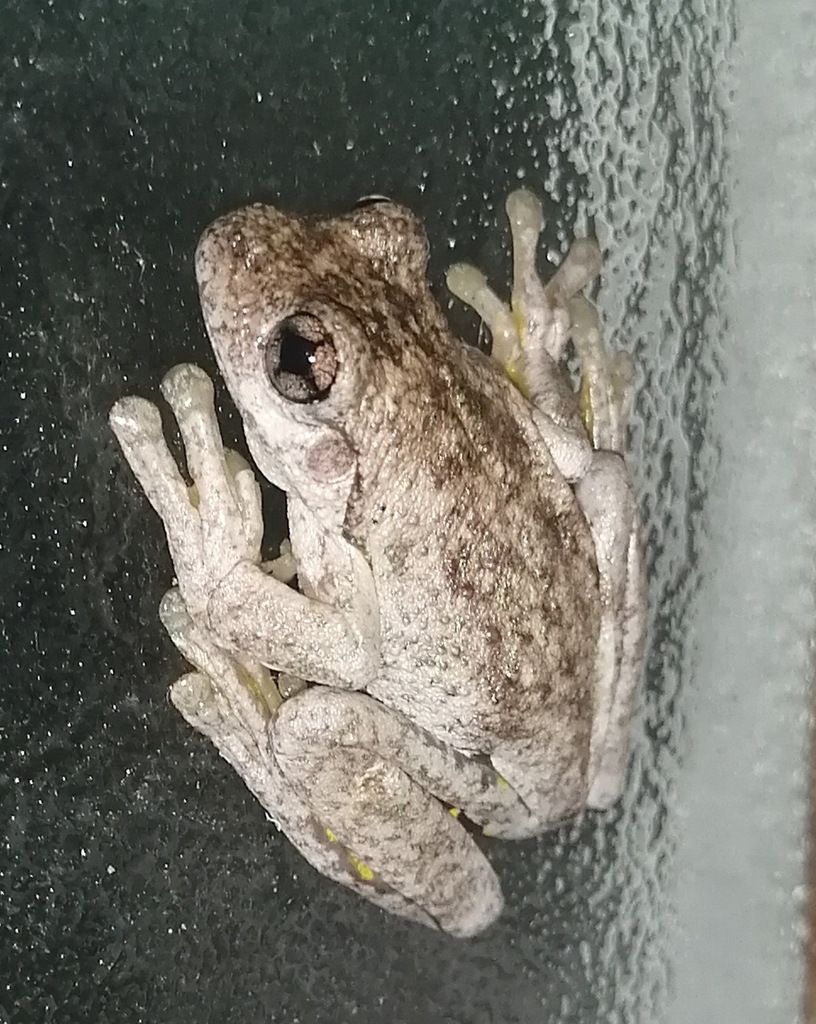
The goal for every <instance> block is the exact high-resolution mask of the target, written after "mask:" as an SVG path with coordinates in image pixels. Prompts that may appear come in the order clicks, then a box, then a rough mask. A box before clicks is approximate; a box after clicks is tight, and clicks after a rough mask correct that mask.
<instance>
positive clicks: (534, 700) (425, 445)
mask: <svg viewBox="0 0 816 1024" xmlns="http://www.w3.org/2000/svg"><path fill="white" fill-rule="evenodd" d="M423 326H424V331H422V332H420V335H419V337H417V336H414V338H413V339H412V344H411V346H406V347H405V349H404V351H403V352H402V354H401V359H400V360H397V361H396V363H394V361H393V360H392V361H391V365H392V366H393V370H392V372H393V373H394V374H395V375H396V377H397V378H400V377H401V378H402V379H401V380H399V379H398V380H397V381H396V382H395V381H391V382H390V384H389V387H386V388H382V387H380V388H378V387H377V386H376V382H373V384H374V386H373V387H372V388H371V389H370V390H369V392H368V393H367V395H366V397H365V399H364V402H363V403H362V405H361V417H360V420H359V421H358V429H366V428H367V427H368V425H370V424H372V423H376V435H377V437H378V438H380V439H381V440H382V441H383V443H382V444H379V445H377V444H368V443H364V444H361V445H360V446H359V450H361V451H363V452H366V453H367V456H366V457H365V458H363V459H361V462H360V465H359V475H358V485H357V487H356V488H355V492H354V494H353V495H352V500H351V503H350V506H349V516H348V520H347V526H348V530H349V534H350V536H351V538H352V539H353V540H354V541H355V543H357V544H358V545H359V546H361V547H362V548H363V550H364V551H365V552H366V554H367V556H368V558H369V560H370V561H371V564H372V569H373V574H374V578H375V580H376V581H377V587H378V597H379V604H380V614H381V623H380V626H381V632H382V650H383V674H382V676H381V678H380V679H379V680H378V681H377V683H376V685H375V686H374V687H372V692H373V693H374V695H375V696H377V697H378V698H379V699H381V700H383V701H384V702H385V703H387V704H389V705H391V706H394V707H397V708H398V709H400V710H402V711H404V712H405V713H407V714H409V715H411V717H413V718H415V719H416V720H417V721H418V722H419V723H420V724H422V725H424V726H425V727H426V728H428V729H429V731H431V732H432V733H434V734H435V735H437V736H439V738H440V739H443V740H445V741H447V742H451V743H453V744H454V745H456V746H458V747H460V748H463V749H473V750H478V751H481V752H483V753H490V752H491V750H492V749H493V747H494V745H495V744H496V743H497V742H499V741H500V740H502V739H503V738H507V737H513V738H517V737H521V736H523V735H535V734H537V733H539V732H540V730H541V728H542V723H546V722H548V721H549V720H551V719H553V716H555V718H567V719H573V721H572V723H571V728H573V729H577V731H578V732H579V733H581V735H583V733H584V732H585V734H586V737H585V739H586V744H587V745H588V742H589V729H590V724H591V715H592V692H591V684H592V677H593V671H594V663H595V655H596V648H597V642H598V631H599V623H600V602H599V595H598V573H597V565H596V560H595V551H594V547H593V543H592V539H591V536H590V533H589V529H588V526H587V523H586V521H585V519H584V516H583V514H582V512H581V511H580V508H579V506H578V503H577V501H576V499H575V496H574V494H573V492H572V489H571V488H570V487H569V485H568V484H567V483H566V482H565V481H564V480H563V479H562V478H561V476H560V474H559V473H558V472H557V470H556V468H555V465H554V464H553V461H552V458H551V456H550V454H549V452H548V450H547V448H546V446H545V445H544V443H543V441H542V440H541V438H540V436H539V434H538V432H537V431H536V429H535V426H534V424H533V421H532V417H531V414H530V410H529V406H528V404H527V402H526V400H525V399H524V398H523V396H522V395H521V394H520V393H519V392H518V391H517V390H516V389H515V388H514V387H513V385H512V384H511V383H510V382H509V380H508V379H507V378H506V377H505V376H504V374H503V373H502V372H501V370H500V369H499V368H498V366H497V365H496V364H495V363H494V362H493V361H492V360H490V359H488V358H487V357H485V356H483V355H481V354H480V353H478V352H476V351H475V350H472V349H468V348H466V347H465V346H463V345H462V343H461V342H458V341H457V340H456V339H453V338H452V337H451V336H450V335H449V334H448V332H447V330H446V328H445V326H444V321H443V320H442V318H441V314H438V315H437V316H434V315H433V313H432V312H431V314H430V315H429V316H428V322H427V323H426V324H424V325H423ZM429 382H430V385H429ZM395 384H396V385H397V386H396V388H395V386H394V385H395ZM394 393H397V394H399V395H400V396H401V397H400V400H399V401H397V402H394V401H393V400H392V399H389V397H388V396H390V395H393V394H394ZM352 429H354V428H353V427H352ZM548 727H549V728H551V727H552V722H551V721H549V726H548ZM582 742H583V741H582Z"/></svg>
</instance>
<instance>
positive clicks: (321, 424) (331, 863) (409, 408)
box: [112, 203, 642, 935]
mask: <svg viewBox="0 0 816 1024" xmlns="http://www.w3.org/2000/svg"><path fill="white" fill-rule="evenodd" d="M536 237H537V233H536ZM426 255H427V241H426V238H425V234H424V231H423V229H422V227H421V225H420V223H419V222H418V221H417V220H416V219H415V218H414V216H413V215H412V214H411V213H410V212H409V211H408V210H406V209H404V208H402V207H399V206H396V205H394V204H390V203H379V204H377V205H371V206H366V207H363V208H361V209H358V210H356V211H354V212H353V213H350V214H348V215H346V216H344V217H337V218H329V219H304V218H298V217H294V216H290V215H286V214H283V213H281V212H279V211H277V210H275V209H273V208H271V207H267V206H252V207H248V208H245V209H243V210H239V211H237V212H236V213H233V214H230V215H228V216H225V217H222V218H220V219H219V220H217V221H215V222H214V224H212V225H211V226H210V227H209V228H208V229H207V231H206V232H205V233H204V236H203V237H202V239H201V242H200V243H199V247H198V251H197V254H196V270H197V275H198V279H199V285H200V290H201V301H202V308H203V311H204V317H205V321H206V324H207V329H208V333H209V335H210V338H211V341H212V344H213V349H214V351H215V354H216V358H217V360H218V364H219V367H220V369H221V372H222V374H223V376H224V379H225V381H226V383H227V386H228V387H229V390H230V392H231V394H232V396H233V398H234V400H235V402H236V405H237V406H238V409H239V411H240V413H241V415H242V418H243V422H244V426H245V430H246V436H247V441H248V444H249V448H250V451H251V453H252V456H253V458H254V460H255V462H256V464H257V466H258V468H259V469H260V470H261V472H262V473H263V474H264V475H265V476H266V477H267V478H268V479H269V480H271V481H272V482H273V483H275V484H277V485H278V486H279V487H281V488H282V489H283V490H285V491H286V493H287V498H288V510H289V520H290V535H291V544H292V553H293V555H294V558H295V562H296V565H297V574H298V587H299V591H300V592H299V593H298V592H297V591H295V590H294V589H292V588H291V587H288V586H287V585H286V584H285V583H283V582H281V581H280V580H279V579H276V578H275V577H274V575H272V574H270V573H268V572H267V571H266V570H265V568H264V567H263V566H262V565H261V559H260V540H261V533H262V525H261V518H260V500H259V496H258V491H257V485H256V484H255V482H254V479H253V478H252V475H251V471H250V470H249V468H248V467H247V466H246V465H245V464H240V463H238V462H236V461H235V460H234V458H233V457H232V456H231V455H230V456H229V457H228V458H227V459H225V458H224V455H223V452H222V449H221V447H220V437H219V435H218V427H217V423H216V421H215V415H214V412H213V409H212V395H211V386H210V384H209V381H208V380H207V379H206V377H205V376H204V375H203V374H202V373H201V371H200V370H197V369H196V368H195V367H178V368H176V369H175V370H174V371H172V372H171V374H170V375H168V378H167V379H166V381H165V384H164V385H163V390H164V393H165V397H166V398H167V399H168V400H169V401H170V403H171V405H172V406H173V409H174V412H175V413H176V416H177V419H178V421H179V425H180V428H181V431H182V436H183V439H184V442H185V447H186V450H187V455H188V463H189V468H190V472H191V474H192V476H193V478H194V481H195V483H196V488H197V493H196V494H195V495H194V496H193V497H192V498H191V497H190V495H189V494H188V493H187V491H186V488H185V487H184V484H183V482H182V481H181V479H180V477H179V476H178V471H177V470H175V467H174V466H172V465H171V462H172V460H171V459H170V456H169V453H167V450H166V445H165V444H164V440H163V437H162V435H161V428H160V424H159V422H158V420H157V413H156V410H155V408H154V407H153V406H151V405H150V404H149V403H145V402H143V401H142V400H139V399H124V400H123V401H122V402H120V403H118V404H117V406H116V407H115V408H114V411H113V414H112V424H113V426H114V430H115V431H116V433H117V436H118V437H119V438H120V441H121V443H122V445H123V448H124V450H125V453H126V455H127V457H128V459H129V461H130V462H131V465H132V466H133V468H134V470H135V471H136V473H137V475H138V476H139V479H140V481H141V482H142V484H143V486H144V487H145V490H146V492H147V494H148V497H149V498H150V500H151V502H152V503H153V504H154V507H156V509H157V511H158V512H159V514H160V515H161V516H162V519H163V521H164V523H165V527H166V529H167V534H168V541H169V543H170V548H171V553H172V554H173V558H174V563H175V566H176V572H177V577H178V586H179V589H178V591H173V592H171V593H170V594H169V595H168V598H167V599H166V600H165V603H164V606H163V610H162V616H163V620H164V621H165V624H166V625H167V627H168V629H169V631H170V633H171V636H173V639H174V640H175V642H176V643H177V644H178V646H179V647H180V649H181V650H182V651H183V652H184V653H185V655H186V656H187V657H188V659H189V660H190V661H192V662H193V664H194V665H195V666H196V668H197V669H198V671H197V672H196V673H193V674H191V675H189V676H186V677H184V679H183V680H181V681H180V682H179V683H178V684H176V686H175V687H174V690H173V694H172V696H173V700H174V702H175V703H176V704H177V706H179V708H180V710H181V711H182V713H183V714H184V715H185V717H187V718H188V720H190V721H191V722H192V724H194V725H195V726H196V728H199V729H200V730H201V731H203V732H205V733H206V734H207V735H209V736H210V737H211V738H212V739H213V741H214V742H215V743H216V745H217V746H218V747H219V749H220V750H221V752H222V753H223V754H224V756H225V757H227V759H228V760H229V761H230V763H232V764H233V765H234V766H235V767H236V769H237V770H238V771H239V772H240V773H241V774H242V776H243V777H244V779H245V780H246V781H247V784H248V785H249V786H250V788H251V789H252V790H253V792H255V793H256V795H257V796H258V798H259V799H260V800H261V802H262V803H263V804H264V806H265V807H266V808H267V810H268V811H269V813H270V814H271V815H272V816H273V818H274V819H275V820H276V821H277V822H278V823H279V824H280V826H281V828H282V829H283V830H284V831H285V832H286V833H287V834H288V835H289V836H290V838H291V839H292V841H293V842H294V843H295V844H296V845H297V846H298V847H299V848H300V849H301V850H302V852H303V853H304V855H305V856H306V857H307V858H308V859H309V860H310V861H311V862H312V863H313V864H314V865H315V866H316V867H317V868H318V869H319V870H321V871H323V872H324V873H325V874H327V875H329V876H330V877H332V878H335V879H337V880H338V881H341V882H343V883H344V884H346V885H349V886H350V887H352V888H354V889H355V890H356V891H358V892H362V893H363V894H364V895H366V896H368V898H370V899H372V900H373V901H374V902H377V903H379V904H380V905H382V906H384V907H385V908H386V909H388V910H391V911H393V912H395V913H400V914H403V915H404V916H407V917H410V918H412V919H414V920H417V921H421V922H422V923H425V924H428V925H431V926H435V927H440V928H443V929H445V930H447V931H449V932H451V933H452V934H456V935H471V934H474V933H476V932H478V931H480V930H481V929H482V928H484V927H486V925H487V924H489V923H490V921H491V920H493V918H494V917H495V916H496V914H497V913H498V912H499V911H500V909H501V893H500V889H499V885H498V881H497V879H496V877H495V875H494V873H493V871H492V869H491V868H490V866H489V864H488V862H487V861H486V859H485V858H484V857H483V855H482V854H481V853H480V852H479V850H478V849H477V847H476V846H475V844H474V843H473V842H472V840H471V839H470V837H469V836H468V834H467V832H466V831H465V830H464V829H463V828H462V827H461V825H460V824H459V822H458V821H457V820H456V818H455V817H454V816H453V815H451V814H450V813H448V810H447V807H448V806H452V807H454V808H456V809H461V810H462V811H463V812H464V813H465V814H466V815H467V816H468V818H470V819H471V820H472V821H473V822H475V823H477V824H479V825H480V826H482V827H483V828H484V830H485V831H486V832H487V833H489V834H493V835H500V836H503V837H507V838H514V837H522V836H526V835H532V834H535V833H536V832H538V831H540V830H541V829H543V828H545V827H547V826H548V825H551V824H553V823H555V822H557V821H559V820H561V819H563V818H564V817H565V816H567V815H569V814H573V813H575V812H576V811H578V810H580V809H581V808H582V807H584V806H585V805H586V803H587V801H588V796H589V794H590V786H591V784H592V783H593V778H594V777H595V776H598V775H604V777H605V781H604V783H603V785H602V786H601V789H604V790H605V791H606V790H608V795H606V796H603V797H602V798H599V799H597V800H592V799H590V801H589V802H590V803H591V804H593V805H595V806H598V805H604V804H606V803H608V802H609V800H610V799H612V798H614V796H615V795H616V794H617V791H618V790H619V788H620V784H621V781H622V772H623V765H624V760H622V758H625V734H626V732H627V731H628V718H629V714H630V713H631V697H630V696H629V692H630V690H631V689H632V686H631V685H629V684H628V683H627V686H628V689H627V688H626V687H622V686H619V685H618V682H617V681H618V678H619V677H625V678H626V679H627V680H630V679H632V678H635V677H636V674H637V669H638V665H639V659H640V647H641V642H642V597H641V581H640V569H639V564H638V563H637V560H636V557H635V556H634V555H633V554H632V553H633V552H634V551H635V549H636V522H635V520H634V505H633V502H632V501H631V488H630V487H629V483H628V477H627V476H626V474H625V469H624V467H623V462H622V459H621V458H620V456H619V454H617V453H614V454H613V453H608V452H603V453H601V452H599V453H597V456H598V457H596V456H593V446H592V445H591V444H590V443H589V440H588V438H587V435H586V433H585V432H584V430H583V426H582V425H581V422H580V418H579V417H578V413H577V400H576V399H575V398H574V396H572V398H570V397H569V396H571V395H572V392H571V389H569V388H566V389H565V384H564V378H563V376H562V375H561V370H560V368H559V367H558V366H557V360H556V362H553V361H552V360H550V362H549V363H548V362H547V359H548V358H549V357H547V356H546V353H544V352H543V345H544V343H543V342H542V345H540V346H538V348H537V347H536V344H535V339H533V342H532V343H530V345H529V347H528V352H527V356H526V358H527V359H528V361H529V362H530V363H531V365H530V366H529V367H528V375H529V379H530V381H531V384H532V388H531V390H532V393H533V396H534V397H533V401H529V400H528V399H526V398H525V397H524V396H523V394H522V393H521V391H519V390H518V389H517V388H516V387H515V386H514V385H513V384H512V383H511V381H510V379H509V378H508V376H507V375H506V373H505V372H504V371H503V370H502V369H501V368H500V367H499V365H498V364H497V363H496V362H494V361H493V360H491V359H490V358H489V357H486V356H484V355H482V354H481V353H479V352H478V351H476V350H474V349H472V348H469V347H467V346H465V345H463V344H462V343H461V342H460V341H458V340H457V339H455V338H454V337H452V336H451V334H450V332H449V329H448V327H447V324H446V322H445V319H444V317H443V316H442V314H441V312H440V310H439V308H438V306H437V304H436V303H435V301H434V299H433V297H432V295H431V293H430V291H429V288H428V285H427V282H426V279H425V263H426ZM588 276H591V274H587V275H583V276H582V275H580V274H579V275H578V280H577V285H578V287H582V286H583V284H584V283H585V281H586V279H587V278H588ZM576 290H577V288H576V287H572V288H571V289H570V295H571V294H572V293H573V292H575V291H576ZM570 295H567V296H565V297H564V298H563V299H559V300H558V302H555V301H554V300H553V299H552V298H551V297H550V298H548V299H546V301H545V302H544V305H545V306H546V308H544V309H540V310H539V311H538V313H537V314H536V315H537V316H538V318H539V321H540V322H541V323H543V324H545V326H546V329H547V330H550V325H551V324H552V323H555V322H556V321H558V317H557V316H555V318H553V315H552V314H553V311H554V310H555V311H556V312H558V311H559V310H560V311H561V312H562V313H563V311H564V310H565V309H566V306H565V305H564V304H563V303H564V302H566V300H567V299H568V298H569V297H570ZM542 301H544V300H542ZM559 303H560V305H559ZM530 305H531V303H530V302H528V306H530ZM564 316H565V317H566V319H564ZM564 316H562V318H561V321H559V322H561V323H562V324H563V323H565V324H566V328H565V329H566V330H567V331H568V330H569V316H568V315H566V314H565V315H564ZM293 317H296V318H303V317H308V318H310V319H309V320H308V323H309V324H311V325H317V327H316V328H315V329H316V330H317V331H318V334H319V337H320V341H321V343H322V344H321V347H320V349H319V353H318V355H317V356H316V359H317V360H318V363H317V364H316V366H317V370H316V373H318V374H320V380H321V383H324V384H325V385H326V387H325V390H324V391H323V393H321V395H320V396H319V397H318V398H316V399H315V400H313V401H309V402H305V403H299V402H294V401H292V400H291V398H290V397H285V396H284V395H283V394H281V393H280V391H279V390H278V388H277V387H276V386H275V385H274V382H273V381H272V380H271V378H270V375H269V373H268V372H267V371H268V366H267V352H268V348H269V346H270V344H271V339H273V338H274V337H275V336H276V332H277V331H278V330H279V328H280V326H281V324H289V323H291V322H293V321H291V319H290V318H293ZM294 322H296V323H302V322H303V321H302V320H301V319H298V320H296V321H294ZM553 330H554V328H553ZM539 350H540V352H539ZM540 353H543V354H540ZM535 360H537V362H536V365H532V363H533V361H535ZM550 363H552V365H550ZM556 375H557V376H556ZM565 390H566V394H567V399H566V404H567V410H566V413H565V412H564V406H565V398H564V395H565ZM537 395H538V396H544V397H542V398H541V399H540V400H537V398H536V396H537ZM548 395H557V403H558V404H557V409H558V414H557V415H556V414H555V408H556V406H555V401H553V403H552V404H551V405H548V401H549V400H548V399H547V397H546V396H548ZM570 401H572V402H573V403H574V407H573V408H572V409H570V408H569V403H570ZM542 424H543V426H542ZM553 424H555V427H553V429H557V430H558V431H560V434H559V437H560V436H561V435H563V436H564V437H566V438H567V440H568V441H569V442H570V443H572V442H574V448H575V450H576V451H578V452H579V453H582V454H581V458H580V459H579V462H580V465H581V467H582V468H581V474H582V479H576V480H571V483H572V484H573V485H574V486H571V483H567V481H566V480H565V478H564V475H562V472H561V470H560V469H559V465H558V464H557V460H556V459H554V457H553V455H552V454H551V450H550V446H548V444H547V443H546V442H545V440H544V436H543V435H545V434H547V431H548V430H550V428H551V427H552V425H553ZM559 444H560V441H559ZM561 451H562V448H561V447H559V448H558V452H559V453H560V452H561ZM584 452H586V453H587V454H586V458H584V455H583V453H584ZM600 456H603V458H600ZM593 460H594V461H593ZM604 460H606V461H604ZM561 461H562V462H563V464H564V465H566V462H567V461H568V460H565V459H562V460H561ZM610 467H611V468H610ZM593 473H594V474H595V477H597V479H598V481H600V483H599V485H598V486H596V485H595V483H589V482H588V481H592V480H593V479H594V477H593ZM609 481H612V483H611V484H610V483H609ZM581 486H583V487H584V489H585V491H586V492H587V493H586V495H585V496H583V497H581V500H580V502H579V498H577V497H576V492H577V493H578V494H579V495H581V489H580V488H581ZM621 495H623V498H621V497H620V496H621ZM596 506H597V507H596ZM619 510H620V515H618V514H617V513H618V511H619ZM610 522H612V524H613V525H612V526H610ZM605 544H606V545H607V546H608V547H609V548H610V550H611V551H612V554H611V555H610V556H609V557H608V558H607V557H605V558H604V559H603V560H602V563H601V568H600V570H599V561H598V558H599V556H598V555H597V553H596V552H597V551H600V550H601V549H603V547H604V545H605ZM627 551H628V553H629V554H628V557H629V572H628V575H627V571H626V567H627ZM633 559H634V561H633ZM609 566H611V568H609ZM602 620H603V622H604V626H603V627H602ZM601 635H607V636H608V639H609V642H608V643H607V645H606V654H604V653H603V652H602V651H601V649H600V648H601V647H603V643H602V642H601V641H600V640H599V637H600V636H601ZM610 652H611V653H610ZM264 666H268V667H270V668H272V669H276V670H278V671H282V672H285V673H288V674H291V675H294V676H299V677H301V678H304V679H307V680H309V682H311V683H313V684H317V685H314V686H312V687H310V688H308V689H306V690H305V691H303V692H301V693H299V694H298V695H296V696H294V697H292V698H290V699H288V700H287V701H285V702H284V703H283V704H281V705H280V706H275V705H276V703H277V702H276V701H275V700H273V701H271V702H270V701H269V700H268V699H266V700H265V699H264V698H263V697H262V692H265V690H264V688H265V687H267V682H266V681H265V680H266V678H267V677H266V676H265V675H264V673H265V671H266V670H265V668H264ZM616 688H617V689H616ZM624 690H626V697H625V700H623V699H622V698H620V697H619V699H618V704H615V694H616V692H618V693H619V694H623V692H624ZM354 691H357V692H354ZM621 701H622V702H621ZM618 705H619V706H618ZM602 706H603V707H604V708H605V709H606V710H604V711H603V713H602V714H599V713H598V709H599V708H601V707H602ZM613 706H614V713H610V711H609V709H610V708H612V707H613ZM599 723H600V725H599ZM610 723H611V724H610ZM591 746H592V747H593V759H592V767H591V766H590V756H591V750H590V748H591ZM605 749H608V750H610V751H613V753H614V757H613V758H612V760H611V761H610V764H609V767H608V768H607V769H606V770H603V769H602V768H601V767H599V765H601V762H602V761H603V757H604V750H605ZM621 752H622V753H621ZM591 776H592V777H591Z"/></svg>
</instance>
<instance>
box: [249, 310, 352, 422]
mask: <svg viewBox="0 0 816 1024" xmlns="http://www.w3.org/2000/svg"><path fill="white" fill-rule="evenodd" d="M264 363H265V365H266V374H267V376H268V377H269V381H270V383H271V384H272V387H273V388H274V389H275V390H276V391H277V392H278V393H279V394H281V395H282V396H283V397H284V398H286V399H288V400H289V401H290V402H301V403H304V402H319V401H320V400H321V399H323V398H325V397H326V396H327V395H328V393H329V391H330V390H331V386H332V384H333V383H334V379H335V377H336V376H337V367H338V359H337V350H336V349H335V347H334V343H333V342H332V338H331V335H330V334H329V332H328V331H327V330H326V328H325V327H324V325H323V324H322V323H321V322H320V320H318V319H317V317H316V316H312V315H311V314H309V313H294V314H293V315H292V316H288V317H286V319H285V320H282V321H281V322H280V324H278V326H277V328H276V329H275V331H274V333H273V334H272V336H271V337H270V339H269V341H268V342H267V345H266V352H265V353H264Z"/></svg>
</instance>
